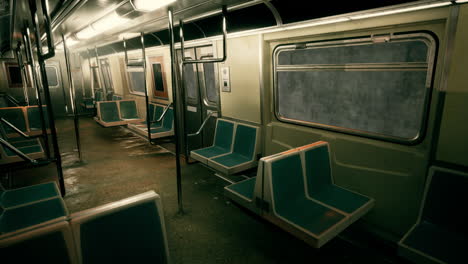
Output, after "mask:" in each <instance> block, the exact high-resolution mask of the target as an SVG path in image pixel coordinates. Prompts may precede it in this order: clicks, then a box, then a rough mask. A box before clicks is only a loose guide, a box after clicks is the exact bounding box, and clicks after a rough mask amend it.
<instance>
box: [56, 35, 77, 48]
mask: <svg viewBox="0 0 468 264" xmlns="http://www.w3.org/2000/svg"><path fill="white" fill-rule="evenodd" d="M65 41H66V42H67V48H70V47H71V46H73V45H76V44H77V43H78V42H79V41H77V40H74V39H72V38H67V39H66V40H65ZM55 49H58V50H63V42H60V44H58V45H56V46H55Z"/></svg>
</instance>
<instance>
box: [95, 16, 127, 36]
mask: <svg viewBox="0 0 468 264" xmlns="http://www.w3.org/2000/svg"><path fill="white" fill-rule="evenodd" d="M128 21H129V19H126V18H123V17H121V16H119V15H117V13H116V12H112V13H110V14H108V15H106V16H104V17H103V18H101V19H99V20H98V21H96V22H94V23H93V24H92V27H93V28H94V29H95V30H96V31H98V32H103V31H107V30H109V29H112V28H115V27H118V26H120V25H122V24H124V23H126V22H128Z"/></svg>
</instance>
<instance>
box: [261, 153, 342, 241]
mask: <svg viewBox="0 0 468 264" xmlns="http://www.w3.org/2000/svg"><path fill="white" fill-rule="evenodd" d="M267 162H269V169H270V172H271V174H270V175H271V185H272V186H271V190H272V194H271V196H272V200H273V212H274V214H275V215H277V216H278V217H279V218H280V219H282V220H283V221H285V222H286V223H288V224H290V225H292V226H294V227H296V228H298V229H300V230H301V231H303V232H305V233H307V234H309V235H311V236H312V237H316V238H318V239H320V238H321V237H323V236H324V235H325V233H326V231H328V230H330V229H332V228H333V227H335V226H336V225H338V224H339V223H340V222H341V221H343V220H345V218H346V216H345V215H343V214H341V213H339V212H338V211H336V210H333V209H331V208H329V207H326V206H324V205H322V204H320V203H318V202H316V201H313V200H310V199H308V198H307V197H306V195H305V188H304V184H305V183H304V177H303V170H302V163H301V157H300V154H299V152H295V153H291V154H287V155H283V156H279V157H277V158H274V159H272V160H270V161H267Z"/></svg>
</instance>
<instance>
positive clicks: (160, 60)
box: [149, 56, 169, 100]
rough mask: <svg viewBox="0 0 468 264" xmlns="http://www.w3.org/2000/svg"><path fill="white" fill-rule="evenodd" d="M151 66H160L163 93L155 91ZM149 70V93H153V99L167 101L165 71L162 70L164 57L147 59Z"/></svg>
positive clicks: (154, 79)
mask: <svg viewBox="0 0 468 264" xmlns="http://www.w3.org/2000/svg"><path fill="white" fill-rule="evenodd" d="M153 64H159V65H161V77H162V84H163V91H158V90H156V77H155V76H154V71H153ZM149 68H150V71H151V80H152V82H151V91H152V93H153V98H156V99H163V100H169V92H168V89H167V81H166V70H165V68H164V57H163V56H154V57H149Z"/></svg>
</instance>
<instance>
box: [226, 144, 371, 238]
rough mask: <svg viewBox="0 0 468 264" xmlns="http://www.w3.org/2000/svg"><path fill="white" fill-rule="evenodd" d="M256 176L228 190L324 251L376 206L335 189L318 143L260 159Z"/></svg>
mask: <svg viewBox="0 0 468 264" xmlns="http://www.w3.org/2000/svg"><path fill="white" fill-rule="evenodd" d="M257 171H258V172H257V176H256V177H253V178H250V179H247V180H244V181H241V182H238V183H235V184H232V185H229V186H227V187H225V194H226V196H228V197H229V198H231V199H232V200H234V201H236V202H237V203H239V204H241V205H243V206H245V207H246V208H248V209H250V210H252V211H253V212H255V213H257V214H259V215H262V216H263V217H264V218H266V219H267V220H269V221H271V222H272V223H274V224H276V225H278V226H279V227H281V228H283V229H285V230H286V231H288V232H291V233H292V234H294V235H296V236H297V237H299V238H301V239H303V240H304V241H306V242H307V243H309V244H310V245H312V246H314V247H321V246H323V245H324V244H325V243H326V242H328V241H329V240H330V239H332V238H333V237H335V236H336V235H337V234H338V233H340V232H341V231H342V230H344V229H345V228H346V227H347V226H349V225H350V224H352V223H353V222H355V221H356V220H358V219H359V218H360V217H362V216H363V215H364V214H366V213H367V212H368V211H369V210H370V209H371V208H372V207H373V205H374V200H373V199H372V198H370V197H367V196H364V195H362V194H359V193H357V192H354V191H351V190H348V189H345V188H342V187H339V186H337V185H335V184H334V181H333V175H332V171H331V160H330V149H329V145H328V143H327V142H323V141H319V142H316V143H313V144H310V145H306V146H303V147H299V148H295V149H291V150H288V151H285V152H282V153H278V154H274V155H271V156H268V157H264V158H262V159H260V162H259V166H258V170H257Z"/></svg>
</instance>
